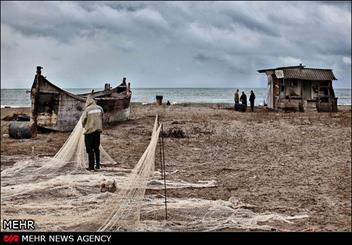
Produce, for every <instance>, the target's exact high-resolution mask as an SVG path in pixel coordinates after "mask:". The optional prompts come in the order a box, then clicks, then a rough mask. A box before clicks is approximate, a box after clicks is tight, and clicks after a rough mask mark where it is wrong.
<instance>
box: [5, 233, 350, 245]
mask: <svg viewBox="0 0 352 245" xmlns="http://www.w3.org/2000/svg"><path fill="white" fill-rule="evenodd" d="M351 235H352V233H351V232H332V233H329V232H321V233H320V232H318V233H308V232H307V233H296V232H288V233H284V232H196V233H193V232H178V233H175V232H1V233H0V244H11V245H16V244H48V243H49V244H60V243H66V244H67V243H72V244H113V243H121V242H128V243H133V242H153V243H158V242H160V243H163V244H164V245H165V244H166V242H167V243H170V242H171V243H174V242H193V241H194V242H196V243H197V244H198V243H203V242H204V243H208V242H211V243H219V242H221V241H223V240H226V241H228V242H231V243H232V244H236V243H239V242H263V241H268V242H274V243H275V242H277V243H279V244H283V243H284V244H287V243H291V242H292V243H297V242H334V243H336V242H338V241H348V240H351ZM181 245H182V244H181Z"/></svg>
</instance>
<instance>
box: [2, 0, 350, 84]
mask: <svg viewBox="0 0 352 245" xmlns="http://www.w3.org/2000/svg"><path fill="white" fill-rule="evenodd" d="M299 63H303V64H304V65H306V66H308V67H317V68H331V69H333V71H334V73H335V76H336V77H337V78H338V81H336V82H334V86H335V87H340V88H345V87H348V88H350V87H351V3H350V2H262V1H261V2H176V1H175V2H173V1H170V2H127V1H126V2H27V1H26V2H1V86H2V87H3V88H29V87H30V86H31V84H32V82H33V77H34V74H35V69H36V68H35V67H36V66H37V65H41V66H43V67H44V69H43V74H44V75H45V76H47V78H48V80H49V81H51V82H54V83H55V84H57V85H58V86H60V87H63V88H87V87H102V86H103V84H104V83H105V82H110V83H112V84H113V85H116V84H117V83H119V81H120V80H121V79H122V77H123V76H126V77H127V79H128V80H129V81H131V83H132V87H228V88H230V87H232V88H234V87H247V88H248V87H251V88H258V87H265V86H266V77H265V76H264V75H263V74H259V73H257V72H256V70H257V69H263V68H271V67H278V66H285V65H298V64H299Z"/></svg>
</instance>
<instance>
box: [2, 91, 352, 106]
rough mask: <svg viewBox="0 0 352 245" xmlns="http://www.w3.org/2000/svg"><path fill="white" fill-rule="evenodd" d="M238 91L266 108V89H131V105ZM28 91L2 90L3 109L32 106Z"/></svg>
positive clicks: (345, 100)
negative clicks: (254, 96) (159, 99)
mask: <svg viewBox="0 0 352 245" xmlns="http://www.w3.org/2000/svg"><path fill="white" fill-rule="evenodd" d="M92 89H94V90H96V91H98V90H101V89H102V88H64V90H66V91H68V92H70V93H73V94H80V93H88V92H90V91H91V90H92ZM236 89H239V91H240V93H241V92H242V91H244V92H245V94H246V95H247V97H249V94H250V91H251V90H253V91H254V93H255V95H256V100H255V105H264V102H265V98H266V94H267V88H132V98H131V102H139V103H143V104H150V103H153V102H155V100H156V96H157V95H159V96H160V95H161V96H163V102H165V103H166V102H167V101H170V103H171V104H180V103H234V99H233V97H234V92H235V91H236ZM28 90H29V89H24V88H20V89H1V107H5V106H10V107H29V106H31V100H30V94H29V93H27V92H26V91H28ZM334 91H335V95H336V97H337V98H338V105H351V88H335V89H334Z"/></svg>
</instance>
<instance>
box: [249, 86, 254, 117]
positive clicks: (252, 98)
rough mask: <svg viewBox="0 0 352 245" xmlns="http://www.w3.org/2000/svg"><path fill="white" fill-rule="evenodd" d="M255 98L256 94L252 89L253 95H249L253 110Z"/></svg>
mask: <svg viewBox="0 0 352 245" xmlns="http://www.w3.org/2000/svg"><path fill="white" fill-rule="evenodd" d="M254 100H255V94H254V93H253V90H251V95H250V96H249V102H250V103H251V110H252V112H253V110H254Z"/></svg>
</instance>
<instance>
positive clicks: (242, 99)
mask: <svg viewBox="0 0 352 245" xmlns="http://www.w3.org/2000/svg"><path fill="white" fill-rule="evenodd" d="M240 101H241V104H242V105H245V106H247V95H246V94H245V93H244V92H243V91H242V94H241V97H240Z"/></svg>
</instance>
